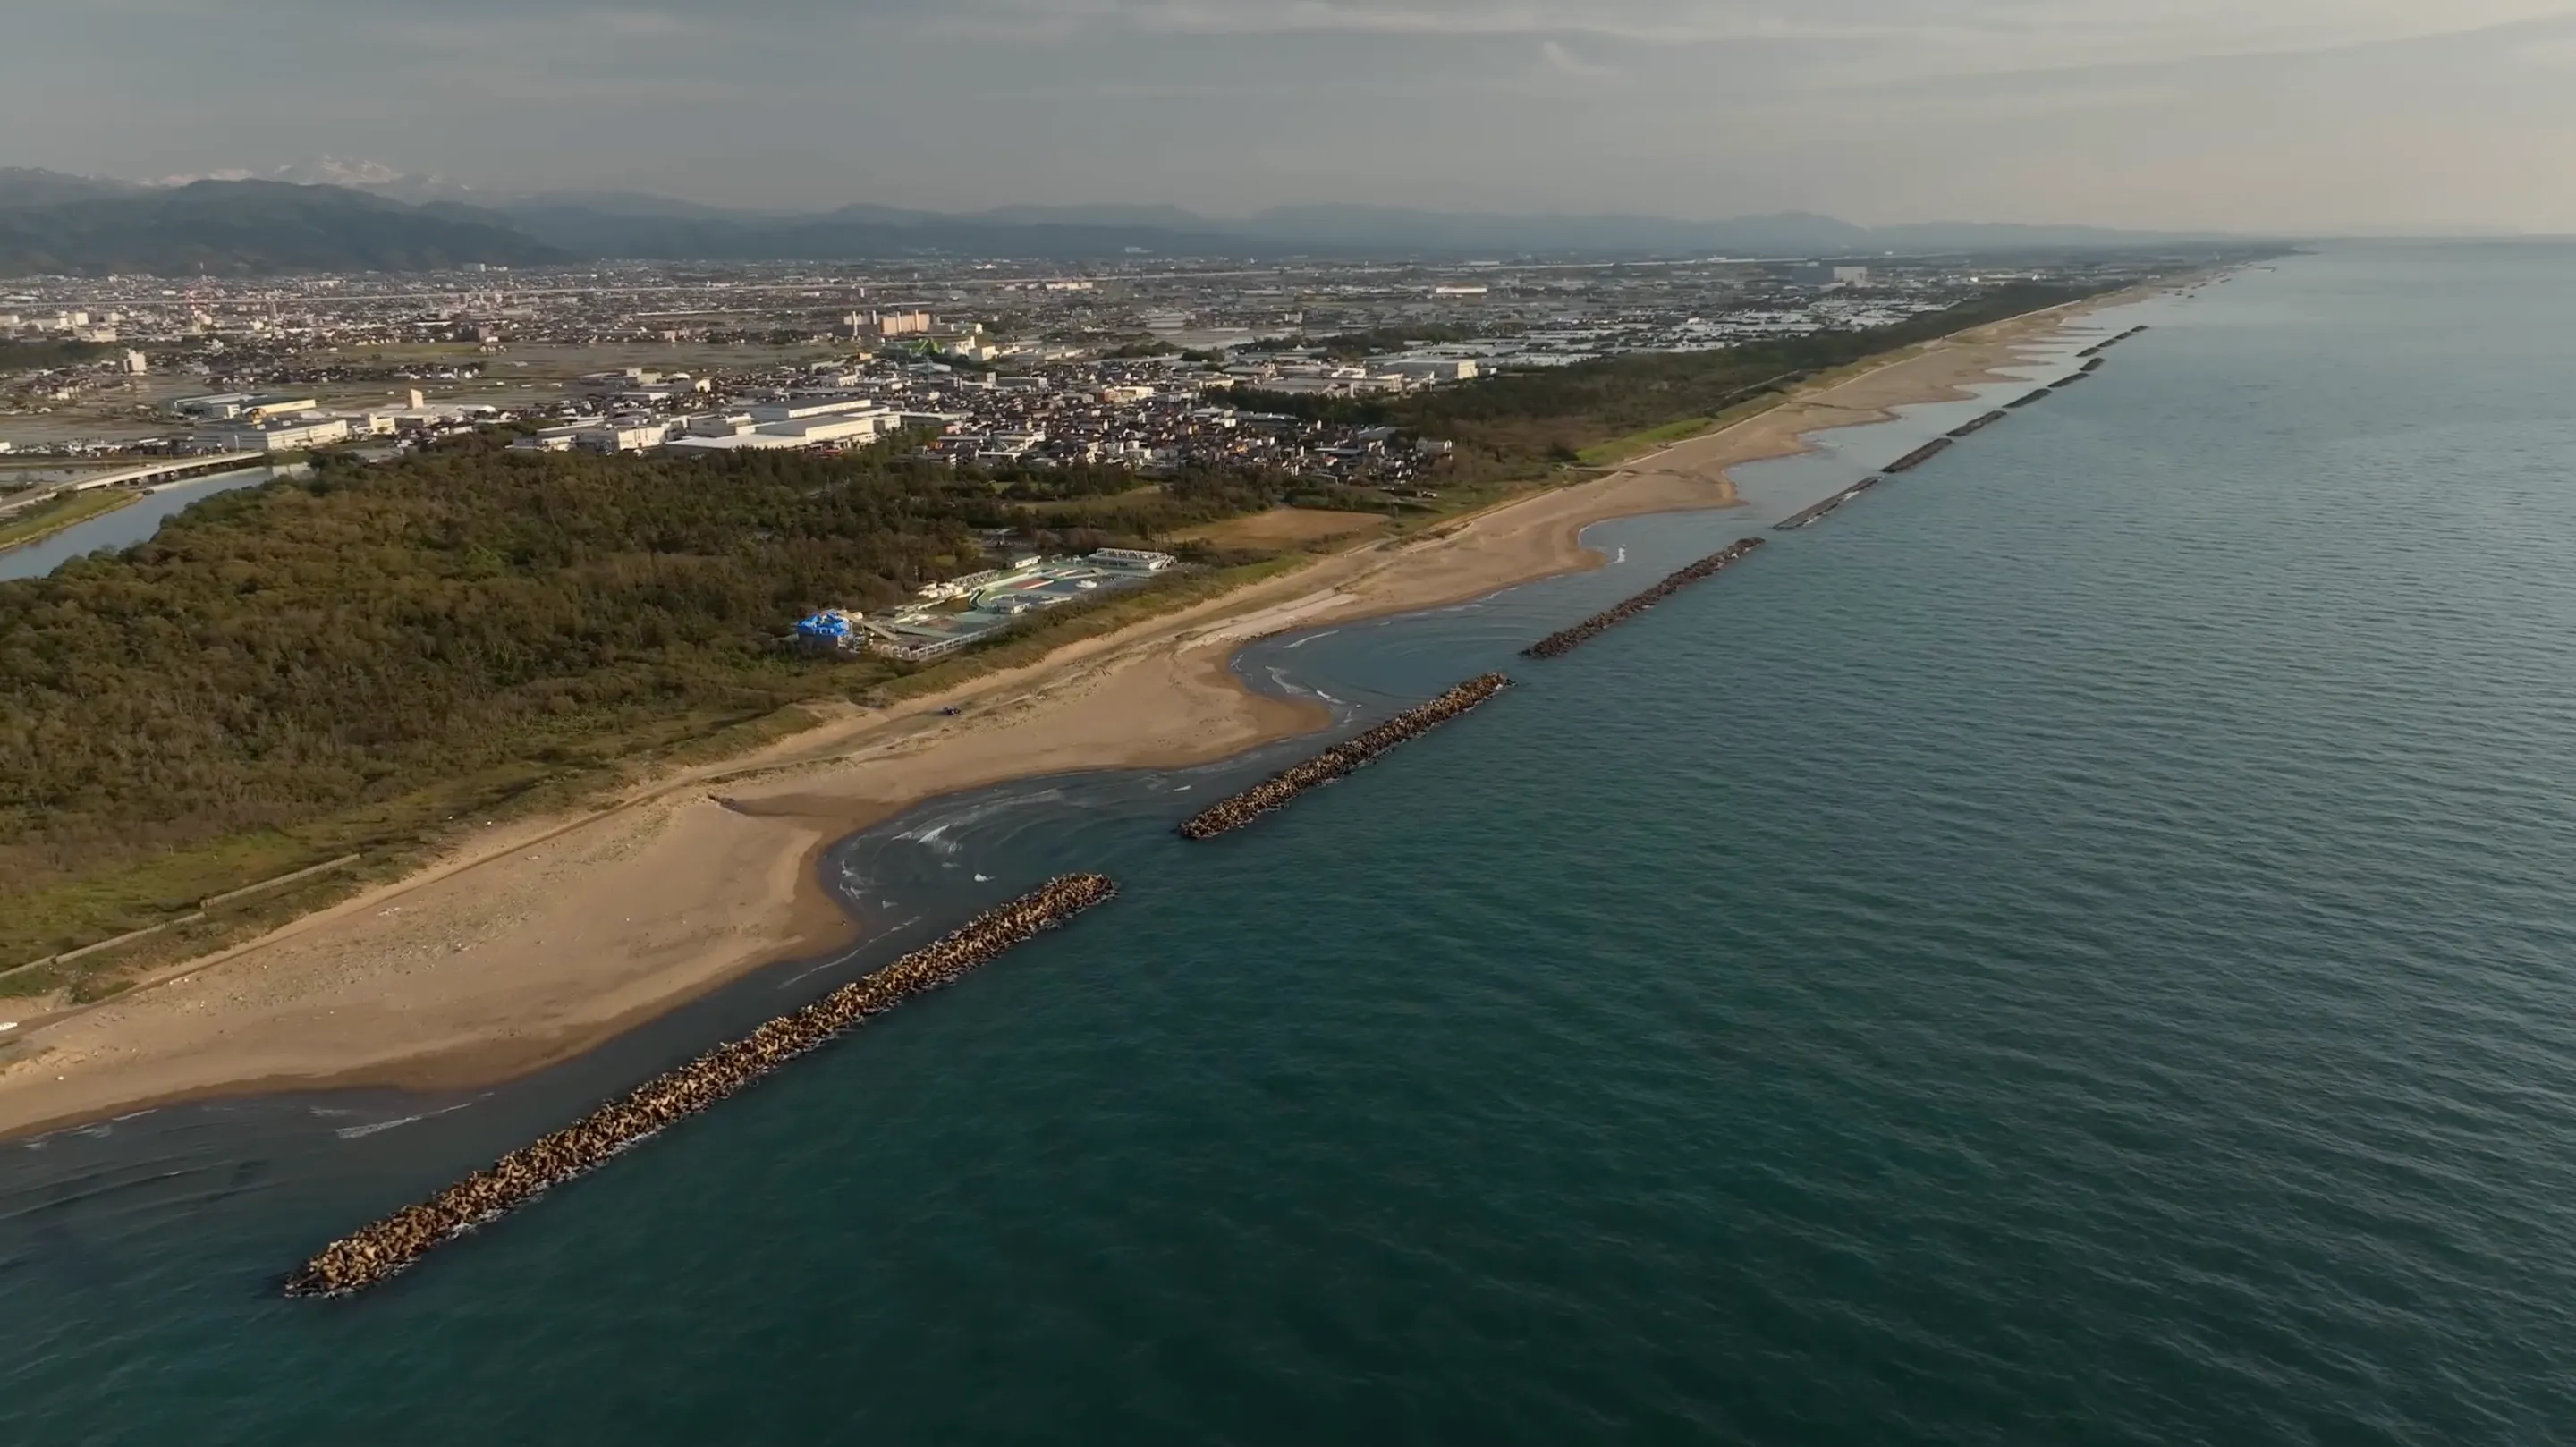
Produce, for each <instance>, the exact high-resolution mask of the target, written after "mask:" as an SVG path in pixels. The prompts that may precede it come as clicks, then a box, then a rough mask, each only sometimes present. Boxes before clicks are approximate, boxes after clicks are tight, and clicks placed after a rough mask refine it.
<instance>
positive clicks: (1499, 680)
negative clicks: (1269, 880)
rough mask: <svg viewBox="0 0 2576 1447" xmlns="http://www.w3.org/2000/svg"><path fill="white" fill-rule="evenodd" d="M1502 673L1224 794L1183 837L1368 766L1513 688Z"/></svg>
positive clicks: (1190, 822)
mask: <svg viewBox="0 0 2576 1447" xmlns="http://www.w3.org/2000/svg"><path fill="white" fill-rule="evenodd" d="M1511 684H1512V681H1511V680H1510V679H1508V678H1506V677H1504V676H1503V675H1501V674H1499V673H1484V674H1478V675H1477V676H1476V677H1474V678H1471V679H1468V680H1467V681H1466V682H1465V683H1462V684H1459V685H1458V686H1457V687H1456V688H1453V689H1451V690H1449V691H1448V692H1447V693H1444V694H1442V695H1440V696H1439V697H1438V698H1435V699H1433V700H1431V701H1430V702H1429V703H1425V704H1421V705H1418V706H1416V707H1413V708H1409V709H1406V710H1405V711H1404V712H1402V713H1400V714H1397V715H1396V716H1395V717H1393V718H1391V719H1388V720H1387V721H1386V722H1384V723H1382V724H1379V725H1378V726H1377V727H1375V728H1373V729H1370V730H1369V731H1368V732H1366V733H1363V734H1360V735H1359V736H1357V737H1355V738H1352V739H1350V740H1348V741H1346V742H1343V743H1338V744H1335V745H1333V746H1332V747H1331V748H1329V749H1326V750H1324V751H1323V752H1322V753H1320V754H1317V755H1315V756H1314V757H1313V758H1311V759H1308V760H1306V761H1305V762H1304V763H1301V764H1298V765H1297V766H1295V767H1294V768H1289V769H1284V770H1282V771H1280V772H1279V773H1276V774H1273V775H1271V776H1270V777H1269V778H1267V779H1264V780H1262V781H1261V782H1260V783H1258V784H1255V785H1253V786H1252V787H1251V788H1249V789H1246V790H1244V791H1243V792H1242V793H1240V794H1236V795H1234V796H1233V797H1232V798H1228V799H1220V800H1218V801H1217V802H1216V803H1214V804H1211V805H1209V806H1208V807H1206V808H1205V809H1202V810H1200V811H1199V812H1198V813H1196V814H1193V815H1191V816H1190V817H1189V818H1187V819H1185V820H1183V821H1182V822H1181V837H1182V838H1184V839H1214V838H1215V837H1216V836H1218V835H1220V834H1225V833H1230V832H1232V831H1234V830H1236V829H1240V828H1242V827H1243V826H1244V825H1246V824H1249V823H1251V822H1252V821H1253V820H1255V819H1258V818H1260V817H1261V816H1262V815H1264V814H1268V813H1270V812H1272V811H1274V810H1277V809H1283V808H1286V807H1287V806H1288V804H1289V803H1290V802H1291V801H1292V800H1294V799H1295V798H1296V797H1297V796H1298V795H1300V794H1302V793H1305V792H1306V791H1307V790H1308V789H1315V788H1321V787H1322V786H1324V785H1326V784H1329V783H1331V782H1333V781H1334V780H1335V779H1339V778H1342V777H1344V776H1346V775H1349V774H1351V773H1353V772H1355V771H1356V770H1358V769H1360V768H1362V767H1364V766H1366V765H1367V764H1368V763H1369V762H1370V761H1371V760H1373V759H1375V758H1376V757H1377V756H1378V755H1380V754H1383V753H1385V752H1386V751H1387V750H1389V749H1391V748H1394V747H1395V746H1396V745H1398V744H1401V743H1407V742H1410V741H1411V740H1414V739H1418V738H1420V737H1422V736H1423V735H1424V734H1427V733H1429V732H1431V731H1432V730H1433V729H1436V728H1438V727H1440V726H1441V725H1442V724H1445V723H1447V722H1448V721H1449V720H1451V719H1453V718H1456V717H1458V716H1459V715H1460V714H1463V713H1465V712H1467V711H1468V710H1469V709H1472V708H1474V707H1476V706H1477V705H1478V704H1481V703H1483V702H1484V701H1485V700H1487V699H1489V698H1492V697H1493V696H1494V695H1495V694H1498V693H1500V692H1502V691H1503V690H1504V689H1506V688H1509V687H1511Z"/></svg>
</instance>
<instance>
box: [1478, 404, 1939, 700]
mask: <svg viewBox="0 0 2576 1447" xmlns="http://www.w3.org/2000/svg"><path fill="white" fill-rule="evenodd" d="M1945 445H1946V444H1945ZM1760 546H1762V540H1761V539H1760V538H1738V539H1736V540H1735V541H1734V542H1731V543H1728V544H1727V545H1726V546H1725V547H1722V548H1720V549H1718V550H1717V551H1716V552H1713V553H1711V554H1709V555H1708V556H1707V557H1705V558H1702V559H1700V560H1699V561H1698V562H1696V563H1693V564H1691V565H1690V566H1689V567H1687V568H1683V569H1681V570H1680V571H1679V572H1676V573H1673V574H1671V575H1669V576H1667V577H1666V578H1665V579H1664V580H1663V581H1662V582H1660V583H1657V584H1656V585H1655V586H1653V587H1651V588H1648V589H1647V590H1646V591H1644V592H1642V593H1639V594H1638V595H1636V596H1635V597H1633V598H1630V599H1628V600H1626V601H1625V602H1622V603H1619V604H1617V605H1616V606H1613V607H1610V608H1605V609H1603V610H1601V611H1600V612H1598V613H1595V614H1593V615H1592V616H1591V617H1589V618H1586V619H1584V620H1583V621H1582V622H1580V623H1577V624H1575V625H1574V626H1573V627H1571V628H1567V629H1563V630H1560V631H1558V632H1555V633H1551V634H1549V635H1547V636H1546V637H1545V638H1542V639H1540V640H1539V641H1537V642H1536V643H1533V644H1531V645H1530V646H1529V647H1527V648H1524V649H1522V650H1521V654H1522V656H1524V657H1527V658H1554V657H1557V656H1558V655H1560V654H1565V653H1571V652H1573V651H1574V650H1575V649H1577V648H1580V647H1582V646H1583V645H1584V644H1585V643H1587V642H1590V641H1591V640H1592V639H1593V638H1594V637H1596V636H1598V635H1600V634H1602V633H1606V632H1608V631H1609V630H1610V629H1612V628H1615V627H1617V626H1618V625H1619V624H1622V623H1625V622H1627V621H1628V620H1629V619H1631V618H1634V617H1636V616H1637V615H1638V614H1640V613H1643V612H1645V611H1646V610H1647V609H1649V608H1652V607H1654V606H1655V605H1656V604H1658V603H1660V602H1662V601H1664V600H1665V599H1666V598H1669V597H1671V596H1672V595H1674V594H1675V593H1678V592H1680V591H1681V590H1682V589H1684V588H1687V587H1689V586H1690V585H1691V584H1693V583H1696V582H1698V581H1699V580H1700V579H1702V578H1706V577H1709V576H1712V575H1713V574H1716V573H1718V572H1721V571H1723V570H1724V569H1726V568H1727V567H1728V566H1730V565H1732V564H1733V563H1735V562H1737V561H1738V560H1740V559H1742V558H1743V557H1744V556H1745V555H1746V554H1748V553H1750V552H1752V551H1753V550H1754V549H1755V548H1758V547H1760Z"/></svg>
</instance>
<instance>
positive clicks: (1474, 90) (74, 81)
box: [0, 0, 2576, 232]
mask: <svg viewBox="0 0 2576 1447" xmlns="http://www.w3.org/2000/svg"><path fill="white" fill-rule="evenodd" d="M5 8H6V9H7V10H8V11H11V12H14V13H13V14H10V15H8V16H7V17H6V18H5V19H0V35H5V37H6V43H5V44H0V137H6V138H7V144H6V146H5V148H0V149H4V150H5V154H0V164H12V163H14V164H21V165H38V166H50V167H54V168H56V169H63V170H80V171H94V172H103V173H107V174H115V175H128V176H160V175H168V174H173V173H193V172H202V171H206V170H211V169H216V168H223V167H265V166H273V165H277V164H281V163H284V162H288V161H293V160H297V159H300V158H303V157H308V156H312V155H315V154H317V153H322V152H331V153H335V154H338V155H342V156H357V157H365V158H368V159H374V160H381V161H384V162H387V163H390V164H392V165H395V166H398V167H402V168H404V169H408V170H420V171H439V172H445V173H448V174H451V175H455V176H458V177H460V178H463V179H465V180H468V181H470V182H473V183H475V184H478V185H487V186H494V187H505V188H529V187H550V186H616V187H628V188H640V189H649V190H654V191H660V192H663V193H666V194H671V195H678V196H685V197H688V198H691V199H696V200H704V201H713V202H721V203H731V204H749V205H766V206H804V205H812V206H817V207H823V206H834V205H840V204H845V203H847V202H850V201H858V200H867V201H877V202H882V203H885V204H890V205H910V206H929V207H938V208H971V207H981V206H990V205H999V204H1006V203H1011V202H1079V201H1134V202H1173V203H1177V204H1181V205H1186V206H1191V207H1194V208H1197V209H1200V210H1205V211H1212V212H1221V213H1240V212H1244V211H1250V210H1256V209H1259V208H1260V207H1263V206H1266V205H1272V204H1278V203H1288V202H1311V201H1362V202H1378V203H1396V204H1410V205H1423V206H1433V207H1441V208H1455V209H1479V210H1530V211H1545V210H1580V211H1593V210H1629V211H1649V212H1656V213H1662V214H1670V215H1682V216H1703V217H1714V216H1728V215H1737V214H1742V213H1747V212H1758V211H1771V210H1781V209H1788V208H1802V209H1810V210H1818V211H1826V212H1831V213H1833V214H1836V215H1840V216H1844V217H1847V218H1849V219H1852V220H1855V221H1862V222H1890V221H1907V220H1931V219H1949V218H1965V219H1975V220H2006V221H2078V222H2093V223H2100V224H2106V225H2137V226H2169V227H2185V226H2189V227H2228V228H2241V229H2278V230H2295V231H2322V230H2346V229H2370V230H2403V229H2430V230H2443V229H2456V228H2464V227H2481V228H2504V229H2525V230H2538V231H2558V232H2576V0H1492V3H1488V0H1386V3H1379V0H725V3H722V4H697V5H685V6H683V5H676V4H674V5H666V6H651V5H642V4H624V3H610V0H76V3H60V4H52V3H41V0H7V4H6V7H5Z"/></svg>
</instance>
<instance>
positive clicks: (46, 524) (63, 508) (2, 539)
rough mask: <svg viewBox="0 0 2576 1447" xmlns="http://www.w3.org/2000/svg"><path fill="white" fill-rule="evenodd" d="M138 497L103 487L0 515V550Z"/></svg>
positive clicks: (100, 514)
mask: <svg viewBox="0 0 2576 1447" xmlns="http://www.w3.org/2000/svg"><path fill="white" fill-rule="evenodd" d="M142 500H143V494H142V493H141V492H139V491H134V490H130V489H125V488H104V487H102V488H93V489H90V490H89V491H86V492H75V493H67V494H64V495H63V496H61V497H56V498H51V499H48V500H46V501H44V502H40V503H38V504H36V505H35V506H34V507H31V508H28V509H27V510H25V511H24V512H21V513H19V514H17V515H15V516H12V517H9V518H5V519H0V553H6V552H11V551H13V550H15V549H18V548H23V547H26V546H28V545H29V544H31V543H41V542H43V541H44V540H45V539H47V538H50V537H53V536H55V535H56V534H59V533H66V532H69V531H71V530H72V529H73V528H76V527H79V526H80V525H81V524H82V523H85V522H88V521H90V520H92V519H94V518H102V517H105V516H107V515H108V514H109V513H112V512H116V511H118V510H119V509H121V508H126V507H130V506H132V505H133V504H135V503H138V502H141V501H142Z"/></svg>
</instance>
